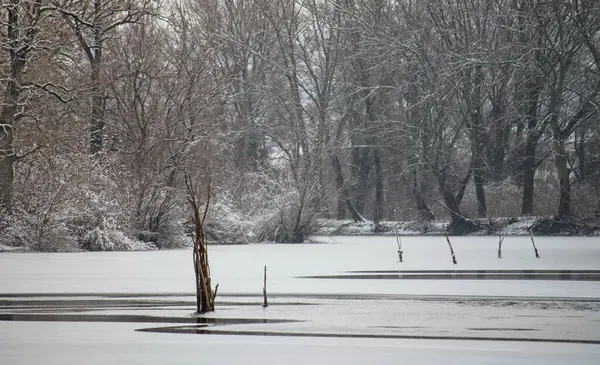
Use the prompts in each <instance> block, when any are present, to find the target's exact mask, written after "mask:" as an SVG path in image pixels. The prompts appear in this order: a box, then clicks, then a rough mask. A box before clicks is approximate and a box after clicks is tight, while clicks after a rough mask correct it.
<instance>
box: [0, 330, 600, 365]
mask: <svg viewBox="0 0 600 365" xmlns="http://www.w3.org/2000/svg"><path fill="white" fill-rule="evenodd" d="M134 328H135V324H127V323H89V324H72V323H35V322H24V323H16V322H0V338H2V343H1V344H0V359H1V361H2V364H7V365H8V364H10V365H39V364H49V365H50V364H51V365H71V364H73V365H80V364H86V365H96V364H123V365H125V364H143V365H149V364H194V365H198V364H219V365H228V364H236V365H238V364H239V365H242V364H260V365H281V364H286V365H305V364H315V365H317V364H328V365H338V364H339V365H353V364H356V365H366V364H369V365H371V364H382V365H383V364H393V365H397V364H431V365H439V364H444V365H464V364H499V365H512V364H515V365H516V364H523V365H524V364H527V365H547V364H578V365H587V364H590V365H596V364H597V363H598V362H597V361H598V358H600V346H594V345H581V344H550V343H505V342H486V341H481V342H475V343H473V342H470V341H437V340H390V339H337V338H310V337H309V338H290V337H252V336H186V335H178V334H162V333H161V334H157V333H141V332H134V331H133V330H134ZM33 334H35V335H33ZM9 335H10V336H9Z"/></svg>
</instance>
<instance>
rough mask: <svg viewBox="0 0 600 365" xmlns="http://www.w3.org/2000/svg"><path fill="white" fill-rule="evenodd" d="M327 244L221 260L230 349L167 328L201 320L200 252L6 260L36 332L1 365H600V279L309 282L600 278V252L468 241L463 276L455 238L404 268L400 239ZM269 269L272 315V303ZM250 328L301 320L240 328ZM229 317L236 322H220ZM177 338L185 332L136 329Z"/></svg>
mask: <svg viewBox="0 0 600 365" xmlns="http://www.w3.org/2000/svg"><path fill="white" fill-rule="evenodd" d="M317 239H318V240H319V241H321V242H327V243H326V244H325V243H324V244H306V245H277V244H270V245H267V244H260V245H258V244H257V245H242V246H212V247H210V248H209V256H210V262H211V269H212V277H213V283H219V295H218V296H217V311H216V312H215V313H212V314H210V315H208V317H209V318H213V319H215V320H216V321H217V324H216V325H210V326H209V327H206V329H207V330H208V331H212V333H219V334H222V335H220V336H217V335H195V334H191V333H194V332H196V330H197V327H194V326H195V325H194V323H183V324H182V323H179V324H173V323H168V321H167V322H165V319H164V318H176V319H177V318H179V319H185V318H188V319H190V313H191V312H192V311H193V307H194V303H193V295H192V293H193V290H194V286H193V269H192V257H191V251H190V250H178V251H151V252H98V253H57V254H42V253H2V254H0V316H4V317H2V318H4V319H8V318H10V316H11V315H12V316H14V315H15V314H18V315H21V316H22V317H18V318H16V319H18V320H22V321H8V322H6V321H0V338H1V339H2V341H0V359H1V361H0V363H1V364H5V363H6V364H45V363H47V364H61V365H62V364H70V363H73V364H79V363H83V362H85V363H88V364H104V363H119V364H130V363H131V364H133V363H140V364H141V363H143V364H146V365H147V364H163V363H192V362H194V363H201V364H202V363H206V364H244V363H246V364H280V363H282V362H286V363H288V364H290V365H295V364H306V363H314V364H320V363H329V364H337V363H340V364H342V363H343V364H367V363H368V364H388V363H389V364H391V363H394V364H396V363H400V362H408V363H419V364H440V363H444V364H454V363H456V364H459V363H460V364H463V363H491V364H538V363H539V364H546V363H553V364H566V363H576V364H596V363H597V359H598V358H599V356H600V345H594V344H584V343H583V342H590V343H600V281H573V280H485V279H480V280H456V279H447V280H414V279H411V280H403V279H401V278H394V279H392V280H389V279H375V278H370V279H368V278H367V279H333V278H327V279H316V278H308V276H329V275H342V276H344V275H353V274H352V273H351V272H353V271H391V272H393V271H396V270H402V271H410V270H491V269H497V270H517V271H523V270H561V271H563V272H567V271H568V270H600V239H599V238H595V237H593V238H583V237H577V238H571V237H564V238H536V239H535V242H536V245H537V247H538V250H539V253H540V256H541V258H540V259H536V258H535V256H534V253H533V248H532V246H531V241H530V239H529V237H507V238H506V239H505V241H504V243H503V250H502V251H503V258H502V259H498V258H497V249H498V248H497V244H498V239H497V238H496V237H453V238H451V240H452V244H453V246H454V250H455V253H456V256H457V259H458V264H457V265H453V264H452V261H451V258H450V253H449V248H448V245H447V243H446V240H445V238H444V237H404V238H403V239H402V249H403V251H404V262H403V263H399V262H398V256H397V249H398V248H397V243H396V239H395V237H318V238H317ZM265 265H266V266H267V268H268V283H267V286H268V292H269V296H270V306H269V307H268V308H262V307H261V305H260V304H261V302H262V298H261V293H262V279H263V267H264V266H265ZM366 275H371V274H368V273H367V274H366ZM373 275H375V274H373ZM43 293H45V294H46V296H40V294H43ZM118 293H120V294H119V295H116V294H118ZM173 293H181V294H179V295H173ZM336 294H339V295H336ZM54 314H62V315H72V316H76V317H69V318H70V319H69V321H67V322H64V321H59V322H46V321H49V320H57V318H55V317H52V316H53V315H54ZM89 315H95V317H89ZM7 316H8V317H7ZM97 316H111V318H112V319H111V320H116V321H119V320H120V318H121V319H122V318H125V317H127V318H131V317H132V316H133V317H136V316H138V317H139V318H142V317H143V318H144V319H143V320H144V321H146V322H147V323H103V322H91V323H90V322H86V321H90V320H93V321H98V320H100V321H102V318H109V317H97ZM65 318H66V317H65ZM148 318H150V319H148ZM246 318H250V319H259V320H265V321H273V320H293V321H294V322H285V323H261V324H257V323H244V322H243V321H242V322H239V323H235V320H236V319H246ZM13 319H14V317H13ZM224 319H229V320H233V322H234V323H229V324H219V323H220V322H219V321H220V320H224ZM63 320H65V319H64V318H63ZM23 321H24V322H23ZM80 321H83V322H80ZM148 321H149V322H148ZM154 321H155V323H153V322H154ZM173 326H175V327H178V329H176V330H175V331H174V332H181V333H179V334H174V333H162V332H139V331H134V330H136V329H149V330H151V331H154V330H157V329H158V330H160V329H161V328H164V327H173ZM236 334H237V335H236ZM241 334H253V335H255V336H243V335H241ZM256 335H262V336H256ZM264 335H272V336H264ZM275 335H281V337H280V336H275ZM297 336H315V337H297ZM319 336H321V337H319ZM323 336H324V337H323ZM343 336H345V337H343ZM356 336H357V337H359V338H353V337H356ZM406 337H413V339H407V338H406ZM417 338H429V339H417ZM432 338H433V339H432ZM435 338H437V339H435ZM440 338H453V340H449V339H446V340H439V339H440ZM5 339H6V340H5ZM460 339H463V340H460ZM464 339H472V340H474V339H478V340H477V341H465V340H464ZM503 339H504V340H510V341H509V342H506V341H503ZM491 340H493V341H491ZM515 340H517V341H523V340H536V341H559V342H560V341H563V342H564V341H574V342H575V343H552V344H549V343H545V342H514V341H515ZM577 342H579V343H577Z"/></svg>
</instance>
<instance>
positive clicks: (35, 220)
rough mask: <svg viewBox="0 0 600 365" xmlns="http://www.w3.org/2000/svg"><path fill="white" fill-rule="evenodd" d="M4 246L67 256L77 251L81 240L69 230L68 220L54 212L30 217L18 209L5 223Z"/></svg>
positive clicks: (1, 239)
mask: <svg viewBox="0 0 600 365" xmlns="http://www.w3.org/2000/svg"><path fill="white" fill-rule="evenodd" d="M0 245H4V246H10V247H22V248H26V249H29V250H33V251H43V252H65V251H73V250H76V249H77V237H76V236H75V235H74V234H73V232H71V230H70V229H69V227H68V222H67V220H66V219H64V217H62V216H61V215H60V214H56V213H55V212H53V211H52V210H50V209H48V210H45V211H41V212H36V213H28V212H25V211H23V210H21V209H18V208H16V207H15V209H14V210H13V212H12V213H11V214H10V215H7V216H6V219H5V220H4V222H3V227H2V229H1V230H0Z"/></svg>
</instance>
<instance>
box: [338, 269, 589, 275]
mask: <svg viewBox="0 0 600 365" xmlns="http://www.w3.org/2000/svg"><path fill="white" fill-rule="evenodd" d="M345 273H349V274H559V275H571V274H596V275H600V270H527V269H525V270H503V269H499V270H359V271H345Z"/></svg>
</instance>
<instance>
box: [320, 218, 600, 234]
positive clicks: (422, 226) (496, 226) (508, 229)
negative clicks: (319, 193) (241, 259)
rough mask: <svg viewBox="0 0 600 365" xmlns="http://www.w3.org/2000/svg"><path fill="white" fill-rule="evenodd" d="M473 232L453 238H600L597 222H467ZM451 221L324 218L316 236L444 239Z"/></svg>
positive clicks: (535, 220) (502, 219) (487, 220)
mask: <svg viewBox="0 0 600 365" xmlns="http://www.w3.org/2000/svg"><path fill="white" fill-rule="evenodd" d="M466 222H468V223H469V224H470V225H471V227H470V230H468V231H465V232H462V233H456V232H451V231H448V235H450V236H497V235H502V236H529V235H530V234H532V235H534V236H600V227H599V226H598V224H597V221H592V220H581V221H561V220H558V219H555V218H546V217H520V218H493V219H470V220H466ZM449 223H450V222H448V221H434V222H414V221H413V222H394V221H384V222H380V224H379V228H378V229H376V227H375V225H374V224H373V222H370V221H369V222H364V223H356V222H353V221H351V220H333V219H324V220H321V221H319V225H320V227H319V229H318V231H317V232H316V235H320V236H395V235H399V236H444V235H445V234H446V232H447V229H448V225H449Z"/></svg>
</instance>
